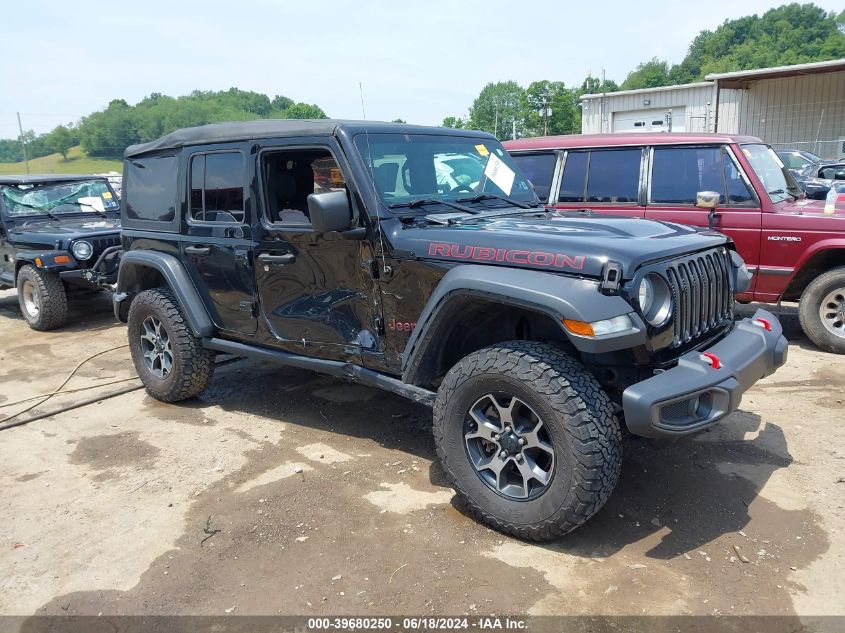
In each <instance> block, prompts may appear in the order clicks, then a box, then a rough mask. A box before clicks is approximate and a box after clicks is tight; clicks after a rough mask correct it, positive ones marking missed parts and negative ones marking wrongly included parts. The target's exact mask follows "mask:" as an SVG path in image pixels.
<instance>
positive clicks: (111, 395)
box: [0, 348, 241, 431]
mask: <svg viewBox="0 0 845 633" xmlns="http://www.w3.org/2000/svg"><path fill="white" fill-rule="evenodd" d="M114 349H118V348H114ZM107 351H112V350H104V351H103V352H98V353H97V354H95V356H97V355H99V354H101V353H105V352H107ZM90 358H93V356H92V357H90ZM90 358H88V359H86V360H85V361H83V363H84V362H87V361H88V360H90ZM238 360H241V358H240V357H239V356H233V357H232V356H230V357H228V358H225V359H224V360H221V361H219V362H216V363H214V366H215V367H221V366H223V365H228V364H229V363H234V362H235V361H238ZM81 365H82V363H80V365H79V366H77V368H76V369H79V367H80V366H81ZM76 369H74V370H73V372H72V373H71V376H72V375H73V373H75V372H76ZM67 380H70V376H68V379H67ZM67 380H66V381H65V382H64V383H63V384H62V386H64V385H65V384H67ZM139 380H140V379H139ZM98 386H102V385H94V386H93V387H92V389H93V388H96V387H98ZM60 388H61V387H60ZM143 388H144V385H134V386H132V387H125V388H124V389H118V390H117V391H115V392H112V393H107V394H104V395H101V396H93V397H91V398H87V399H85V400H81V401H79V402H74V403H72V404H68V405H65V406H63V407H59V408H58V409H54V410H53V411H46V412H45V413H39V414H38V415H34V416H32V417H30V418H27V419H25V420H15V421H14V422H5V423H0V431H5V430H7V429H12V428H14V427H16V426H23V425H24V424H29V423H30V422H35V421H36V420H43V419H44V418H49V417H52V416H54V415H58V414H60V413H65V412H67V411H72V410H74V409H78V408H80V407H84V406H87V405H89V404H94V403H95V402H102V401H103V400H109V399H110V398H115V397H117V396H122V395H123V394H125V393H130V392H132V391H138V390H139V389H143ZM56 393H59V391H58V390H57V391H56V392H53V394H51V395H55V394H56ZM45 400H46V399H45ZM42 402H43V401H42ZM39 404H41V403H40V402H39V403H36V404H35V405H33V406H38V405H39ZM30 408H32V407H30ZM26 410H27V411H28V410H29V409H26ZM20 413H23V411H21V412H20ZM20 413H18V414H15V415H20Z"/></svg>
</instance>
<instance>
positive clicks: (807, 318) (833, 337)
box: [798, 267, 845, 354]
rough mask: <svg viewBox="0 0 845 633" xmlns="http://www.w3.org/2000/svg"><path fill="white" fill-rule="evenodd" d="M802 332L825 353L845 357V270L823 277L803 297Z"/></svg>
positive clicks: (808, 288) (800, 314) (814, 282)
mask: <svg viewBox="0 0 845 633" xmlns="http://www.w3.org/2000/svg"><path fill="white" fill-rule="evenodd" d="M798 316H799V320H800V321H801V329H803V330H804V333H805V334H806V335H807V337H808V338H809V339H810V340H811V341H813V343H815V344H816V345H817V346H819V347H820V348H821V349H823V350H826V351H828V352H834V353H835V354H845V267H841V268H834V269H833V270H829V271H827V272H826V273H824V274H823V275H819V276H818V277H816V279H814V280H813V282H812V283H811V284H810V285H809V286H807V288H806V289H805V290H804V292H803V293H802V294H801V301H800V303H799V306H798Z"/></svg>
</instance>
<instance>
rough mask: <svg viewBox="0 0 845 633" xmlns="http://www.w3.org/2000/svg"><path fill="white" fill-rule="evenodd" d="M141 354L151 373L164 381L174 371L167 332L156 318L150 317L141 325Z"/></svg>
mask: <svg viewBox="0 0 845 633" xmlns="http://www.w3.org/2000/svg"><path fill="white" fill-rule="evenodd" d="M140 334H141V352H142V353H143V355H144V364H145V365H146V366H147V369H148V370H149V372H150V373H151V374H152V375H153V376H155V377H156V378H158V379H159V380H164V379H165V378H167V376H168V375H169V374H170V371H171V370H172V369H173V350H172V348H171V345H170V337H169V336H168V334H167V330H165V329H164V326H163V325H162V324H161V321H159V320H158V319H157V318H156V317H154V316H148V317H147V318H145V319H144V320H143V322H142V323H141V333H140Z"/></svg>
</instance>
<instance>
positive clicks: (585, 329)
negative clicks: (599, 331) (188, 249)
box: [561, 319, 596, 336]
mask: <svg viewBox="0 0 845 633" xmlns="http://www.w3.org/2000/svg"><path fill="white" fill-rule="evenodd" d="M561 320H562V321H563V324H564V325H565V326H566V329H567V330H569V331H570V332H572V333H573V334H578V335H580V336H595V335H596V333H595V331H593V326H592V325H591V324H589V323H585V322H584V321H574V320H572V319H561Z"/></svg>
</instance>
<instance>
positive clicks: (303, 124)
mask: <svg viewBox="0 0 845 633" xmlns="http://www.w3.org/2000/svg"><path fill="white" fill-rule="evenodd" d="M339 128H344V129H347V130H349V131H350V132H351V133H353V134H354V133H357V132H365V131H366V132H369V133H370V134H379V133H390V134H431V133H432V132H436V133H445V134H454V135H461V136H483V137H490V135H489V134H487V133H484V132H474V131H471V130H454V129H451V128H435V127H427V126H422V125H408V124H407V123H384V122H381V121H347V120H340V119H260V120H257V121H239V122H234V123H211V124H209V125H201V126H199V127H189V128H184V129H181V130H176V131H175V132H171V133H170V134H168V135H166V136H163V137H161V138H160V139H157V140H155V141H151V142H149V143H142V144H139V145H131V146H130V147H128V148H126V151H125V152H124V156H127V157H128V156H138V155H140V154H147V153H149V152H155V151H158V150H163V149H176V148H180V147H185V146H190V145H203V144H206V143H224V142H229V141H252V140H258V139H265V138H284V137H292V136H319V135H324V136H325V135H331V134H334V133H335V132H336V131H337V130H338V129H339Z"/></svg>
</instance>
